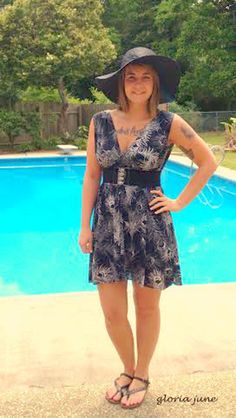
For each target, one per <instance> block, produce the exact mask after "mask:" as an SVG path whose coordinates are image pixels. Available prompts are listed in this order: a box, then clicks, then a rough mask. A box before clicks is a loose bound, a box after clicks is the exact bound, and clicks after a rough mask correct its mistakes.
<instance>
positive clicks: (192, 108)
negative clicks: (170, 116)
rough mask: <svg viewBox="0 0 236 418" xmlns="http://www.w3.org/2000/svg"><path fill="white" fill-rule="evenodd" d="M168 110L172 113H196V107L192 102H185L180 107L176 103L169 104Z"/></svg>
mask: <svg viewBox="0 0 236 418" xmlns="http://www.w3.org/2000/svg"><path fill="white" fill-rule="evenodd" d="M168 110H169V111H170V112H174V113H181V112H190V111H196V110H198V109H197V106H196V105H195V103H193V102H188V101H186V102H185V104H184V105H180V104H179V103H177V102H176V101H174V102H171V103H169V105H168Z"/></svg>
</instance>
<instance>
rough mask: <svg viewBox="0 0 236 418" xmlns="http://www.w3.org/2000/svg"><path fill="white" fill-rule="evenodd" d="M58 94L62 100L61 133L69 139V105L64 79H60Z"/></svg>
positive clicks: (59, 125) (59, 123)
mask: <svg viewBox="0 0 236 418" xmlns="http://www.w3.org/2000/svg"><path fill="white" fill-rule="evenodd" d="M58 92H59V95H60V98H61V111H60V115H59V120H58V127H59V133H60V135H62V136H63V138H65V139H67V138H69V136H70V135H69V132H68V126H67V109H68V107H69V103H68V102H67V97H66V89H65V85H64V81H63V77H60V79H59V82H58Z"/></svg>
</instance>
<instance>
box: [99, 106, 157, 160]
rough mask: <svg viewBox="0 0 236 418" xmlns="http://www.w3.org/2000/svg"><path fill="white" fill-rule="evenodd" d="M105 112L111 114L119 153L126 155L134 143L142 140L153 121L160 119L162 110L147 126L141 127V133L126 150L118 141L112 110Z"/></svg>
mask: <svg viewBox="0 0 236 418" xmlns="http://www.w3.org/2000/svg"><path fill="white" fill-rule="evenodd" d="M105 112H106V113H108V115H109V118H110V122H111V125H112V129H113V131H114V133H115V144H116V146H117V149H118V151H119V153H120V155H121V156H122V155H125V154H126V153H127V152H128V151H129V150H130V148H131V147H132V146H133V145H134V144H136V143H137V141H138V140H140V139H141V138H142V135H143V134H144V132H145V131H146V130H147V129H148V128H149V125H151V123H152V122H154V121H155V120H158V119H159V117H160V114H161V112H162V111H161V110H159V113H158V115H156V116H154V118H152V119H151V120H150V121H149V122H148V123H147V124H146V125H145V127H144V128H143V129H141V133H140V134H138V136H137V137H136V138H135V140H134V141H132V142H131V143H130V144H129V145H128V147H127V148H126V150H125V151H121V148H120V144H119V141H118V136H117V133H116V128H115V125H114V122H113V118H112V116H111V112H110V111H109V112H107V111H106V110H105Z"/></svg>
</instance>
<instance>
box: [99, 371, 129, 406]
mask: <svg viewBox="0 0 236 418" xmlns="http://www.w3.org/2000/svg"><path fill="white" fill-rule="evenodd" d="M125 374H126V375H124V374H123V373H121V374H120V377H118V378H117V379H115V382H116V383H117V386H116V384H115V382H114V384H113V386H112V387H110V388H109V389H108V390H107V391H106V396H105V397H106V399H107V400H108V401H110V402H112V403H118V402H120V400H121V398H122V396H123V394H122V393H121V391H120V390H119V391H118V389H121V387H124V386H128V385H129V384H130V383H131V382H132V376H133V375H132V374H129V373H125ZM127 375H128V376H129V377H128V376H127Z"/></svg>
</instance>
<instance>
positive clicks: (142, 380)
mask: <svg viewBox="0 0 236 418" xmlns="http://www.w3.org/2000/svg"><path fill="white" fill-rule="evenodd" d="M133 379H137V380H140V381H141V382H143V383H146V385H150V381H149V380H148V379H143V378H142V377H138V376H133Z"/></svg>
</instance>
